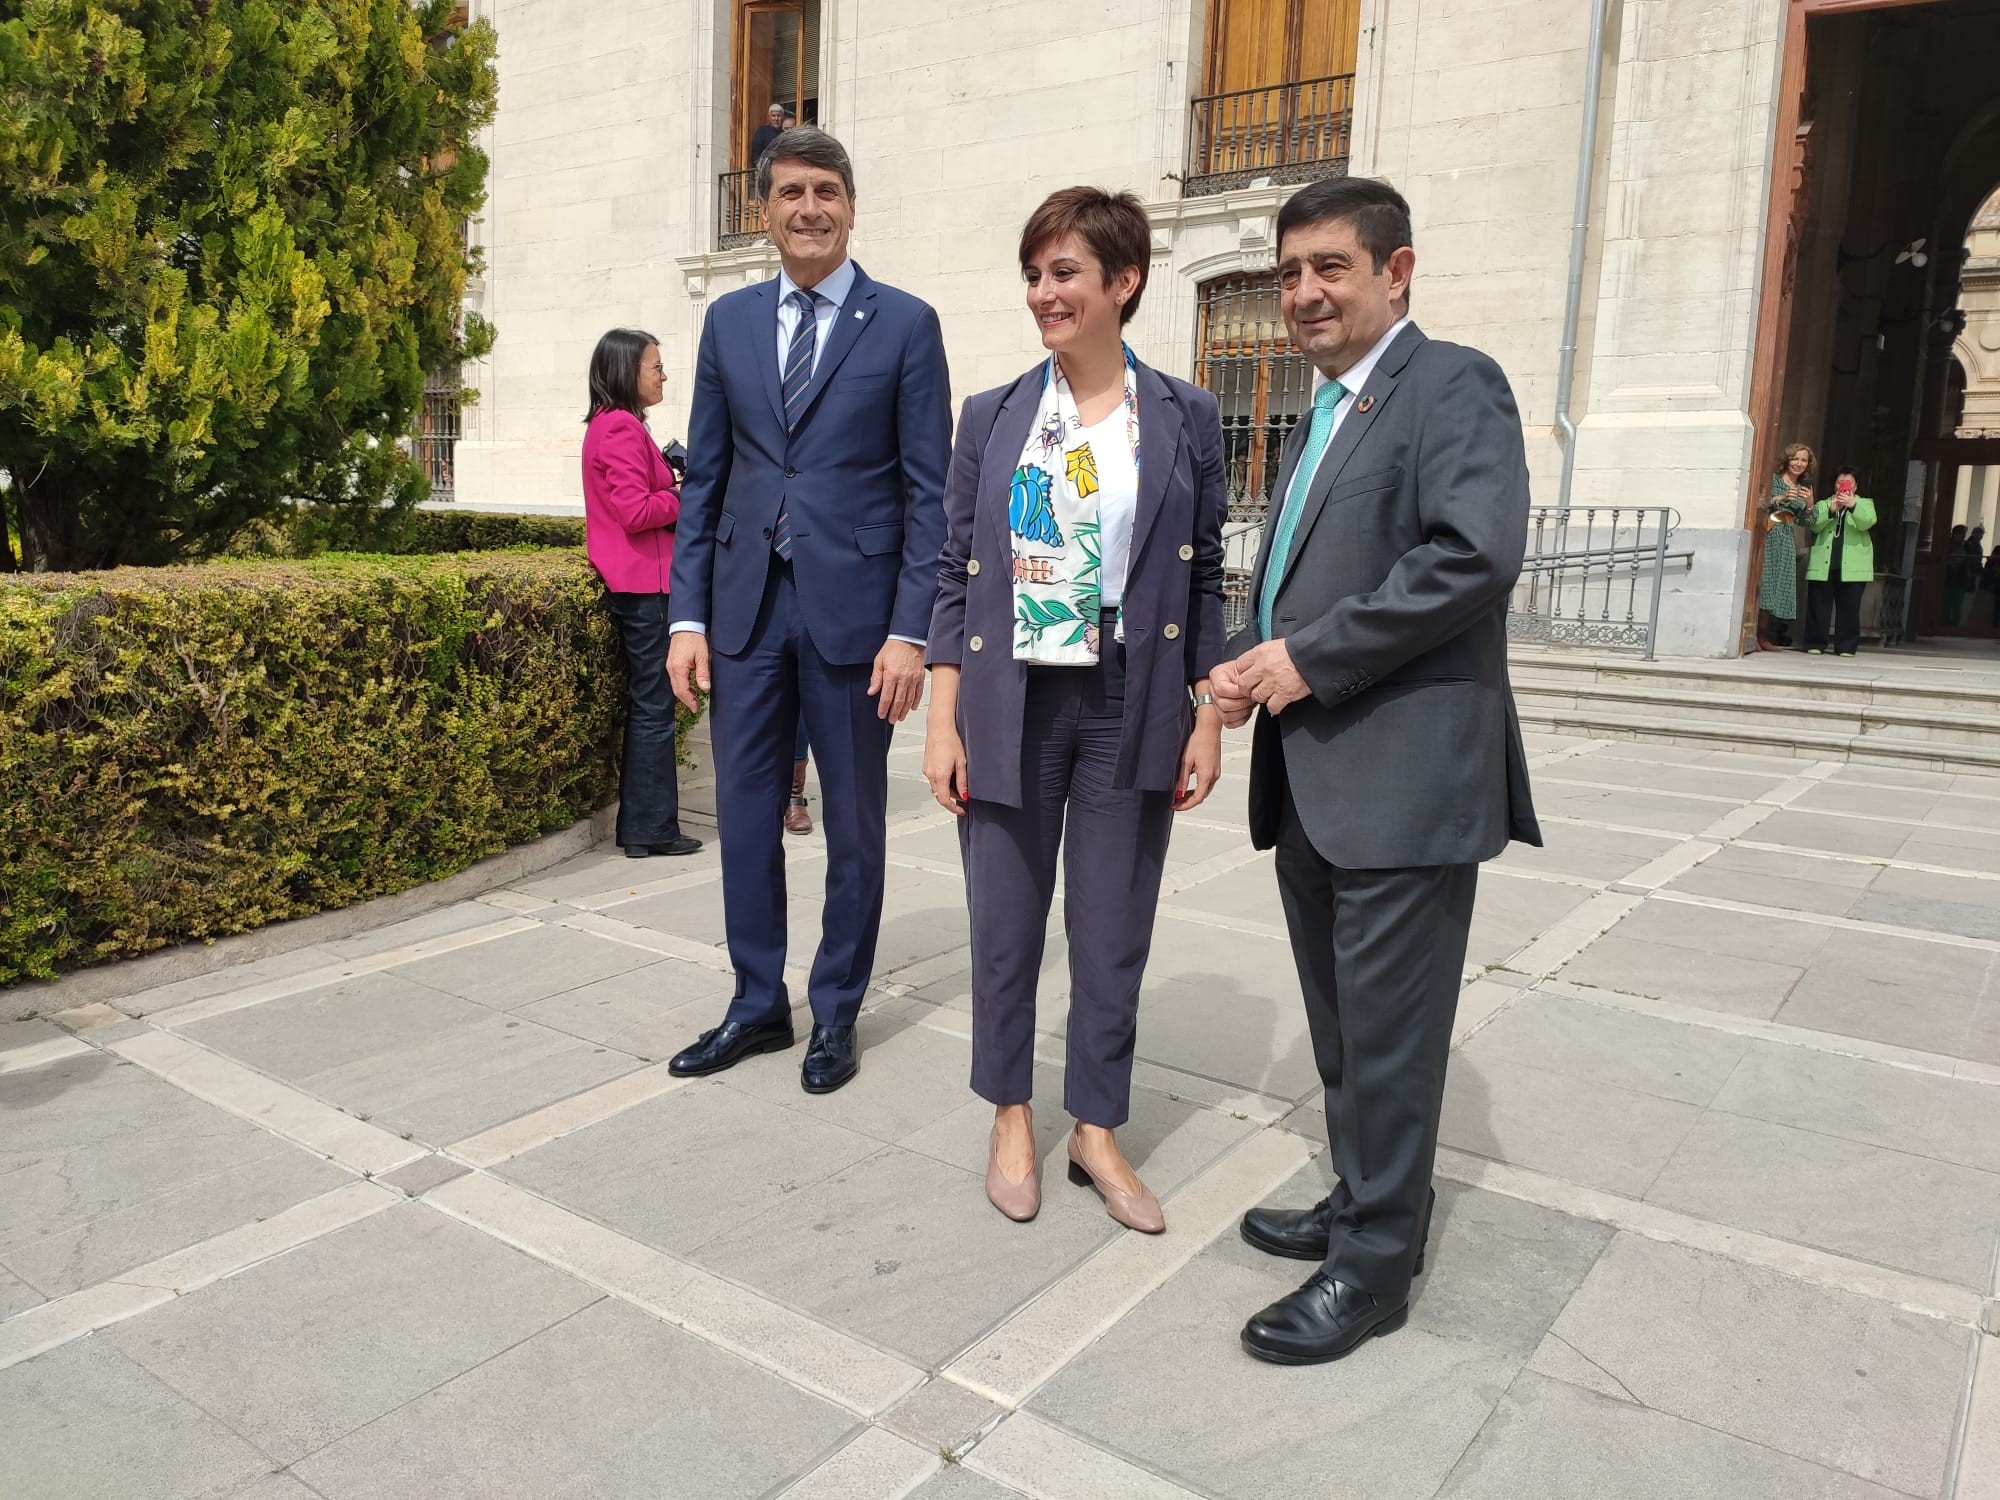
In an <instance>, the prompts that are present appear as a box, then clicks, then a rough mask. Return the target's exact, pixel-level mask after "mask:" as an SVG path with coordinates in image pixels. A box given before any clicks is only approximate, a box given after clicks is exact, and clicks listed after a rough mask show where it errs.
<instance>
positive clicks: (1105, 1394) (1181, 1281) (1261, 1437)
mask: <svg viewBox="0 0 2000 1500" xmlns="http://www.w3.org/2000/svg"><path fill="white" fill-rule="evenodd" d="M1495 1248H1498V1247H1495ZM1462 1268H1463V1267H1462ZM1310 1269H1311V1268H1310V1267H1309V1266H1302V1265H1300V1264H1299V1263H1298V1262H1296V1261H1283V1260H1278V1259H1276V1258H1274V1257H1271V1256H1266V1255H1261V1254H1259V1253H1258V1252H1257V1251H1255V1250H1253V1249H1251V1248H1250V1247H1249V1246H1248V1245H1246V1244H1244V1243H1243V1242H1242V1241H1241V1240H1240V1239H1237V1238H1236V1237H1235V1236H1233V1235H1230V1236H1225V1237H1224V1238H1222V1239H1220V1240H1217V1241H1216V1242H1215V1244H1213V1245H1212V1246H1210V1247H1209V1248H1208V1249H1206V1250H1204V1251H1203V1252H1202V1253H1201V1254H1200V1255H1198V1256H1196V1257H1195V1258H1194V1260H1193V1261H1191V1262H1190V1263H1189V1264H1188V1265H1187V1267H1186V1268H1185V1269H1183V1270H1182V1271H1181V1272H1180V1273H1179V1274H1177V1275H1176V1276H1174V1277H1173V1278H1172V1279H1171V1280H1169V1281H1168V1282H1167V1283H1166V1284H1165V1285H1164V1286H1162V1287H1161V1288H1160V1289H1159V1290H1158V1291H1156V1292H1154V1293H1153V1294H1152V1295H1151V1296H1150V1297H1148V1298H1146V1299H1145V1300H1144V1301H1143V1302H1141V1303H1140V1304H1139V1306H1138V1307H1137V1308H1135V1309H1134V1310H1133V1311H1132V1312H1131V1313H1129V1314H1127V1315H1126V1316H1125V1317H1124V1318H1123V1319H1121V1320H1120V1321H1119V1323H1118V1324H1117V1325H1116V1326H1115V1327H1114V1328H1112V1329H1110V1330H1109V1331H1108V1332H1107V1333H1106V1334H1105V1335H1104V1337H1102V1338H1101V1339H1099V1340H1098V1341H1097V1343H1095V1344H1093V1345H1092V1346H1091V1347H1090V1348H1089V1349H1088V1350H1086V1351H1085V1352H1084V1353H1083V1354H1082V1355H1081V1356H1080V1357H1079V1358H1078V1359H1076V1360H1075V1361H1074V1362H1072V1363H1071V1364H1070V1365H1069V1367H1068V1368H1066V1369H1065V1370H1064V1371H1063V1372H1062V1373H1061V1374H1059V1375H1058V1376H1057V1377H1056V1378H1055V1379H1054V1380H1053V1381H1051V1382H1050V1383H1049V1384H1048V1385H1047V1386H1045V1387H1044V1388H1043V1389H1042V1390H1041V1391H1040V1392H1039V1393H1037V1394H1036V1395H1035V1396H1034V1397H1033V1398H1032V1399H1031V1400H1030V1401H1029V1403H1028V1409H1029V1410H1030V1411H1032V1412H1034V1413H1036V1414H1037V1415H1039V1416H1042V1417H1045V1418H1048V1419H1050V1420H1052V1421H1054V1422H1058V1423H1060V1424H1061V1425H1062V1426H1064V1427H1066V1428H1068V1429H1069V1430H1071V1431H1072V1432H1076V1433H1079V1434H1081V1435H1082V1436H1084V1437H1085V1438H1087V1439H1089V1440H1091V1441H1092V1442H1094V1443H1098V1444H1101V1445H1103V1446H1106V1447H1109V1448H1111V1449H1112V1450H1114V1451H1116V1452H1119V1453H1123V1454H1127V1455H1130V1456H1131V1457H1133V1458H1135V1459H1137V1460H1139V1461H1141V1462H1143V1463H1144V1464H1145V1465H1146V1466H1147V1467H1149V1468H1152V1469H1153V1470H1155V1471H1156V1472H1162V1473H1165V1474H1167V1475H1168V1476H1170V1477H1172V1478H1176V1479H1178V1480H1180V1481H1181V1482H1183V1483H1185V1484H1187V1485H1190V1486H1193V1487H1196V1488H1198V1489H1199V1490H1200V1491H1201V1492H1202V1493H1204V1494H1211V1495H1217V1496H1226V1497H1231V1500H1235V1497H1239V1496H1240V1497H1243V1500H1251V1497H1258V1500H1264V1497H1270V1500H1322V1497H1324V1496H1327V1495H1329V1494H1334V1493H1341V1494H1353V1495H1366V1496H1369V1497H1370V1500H1377V1497H1380V1500H1398V1497H1404V1496H1408V1497H1423V1500H1428V1497H1429V1496H1431V1495H1433V1494H1434V1493H1436V1490H1437V1487H1438V1485H1439V1484H1440V1483H1441V1482H1442V1481H1443V1479H1444V1477H1445V1475H1446V1474H1447V1473H1448V1472H1449V1471H1450V1469H1451V1466H1452V1465H1453V1463H1455V1462H1456V1461H1457V1459H1458V1456H1459V1454H1460V1453H1462V1452H1463V1451H1464V1450H1465V1446H1466V1444H1467V1443H1469V1442H1470V1441H1471V1440H1472V1437H1473V1435H1474V1434H1475V1433H1477V1432H1478V1430H1479V1429H1480V1427H1481V1426H1483V1425H1484V1423H1485V1421H1486V1419H1487V1416H1488V1414H1489V1413H1490V1412H1491V1411H1492V1408H1493V1404H1494V1403H1495V1402H1496V1401H1498V1400H1499V1398H1500V1395H1501V1393H1502V1392H1503V1391H1504V1390H1505V1389H1506V1386H1507V1383H1508V1381H1509V1380H1511V1379H1512V1377H1513V1375H1514V1373H1515V1370H1516V1368H1517V1366H1518V1364H1519V1361H1520V1360H1521V1359H1524V1358H1525V1357H1526V1355H1525V1354H1524V1353H1523V1354H1518V1355H1517V1354H1513V1353H1510V1352H1508V1351H1505V1350H1502V1349H1497V1348H1494V1347H1493V1346H1491V1345H1488V1344H1486V1343H1485V1342H1483V1341H1482V1340H1480V1339H1478V1338H1475V1337H1469V1336H1463V1335H1462V1334H1458V1333H1454V1334H1453V1335H1451V1336H1442V1335H1440V1334H1438V1333H1436V1332H1435V1331H1433V1330H1432V1329H1430V1328H1427V1327H1424V1326H1421V1325H1420V1324H1418V1323H1417V1322H1415V1321H1414V1314H1413V1322H1412V1325H1411V1326H1410V1327H1408V1328H1406V1329H1404V1330H1403V1331H1402V1332H1400V1333H1398V1334H1396V1335H1394V1336H1393V1337H1391V1338H1385V1339H1381V1340H1377V1341H1373V1342H1371V1343H1370V1344H1369V1345H1368V1346H1367V1347H1366V1348H1365V1349H1362V1350H1359V1351H1357V1352H1356V1353H1355V1354H1353V1355H1350V1356H1349V1357H1348V1358H1346V1359H1344V1360H1341V1361H1339V1362H1337V1363H1335V1364H1329V1365H1315V1366H1309V1367H1301V1368H1288V1367H1281V1366H1276V1365H1268V1364H1264V1363H1262V1362H1260V1361H1256V1360H1252V1359H1251V1358H1250V1357H1249V1356H1247V1355H1246V1354H1244V1352H1243V1350H1242V1348H1241V1345H1240V1343H1239V1335H1240V1333H1241V1330H1242V1326H1243V1323H1244V1320H1245V1319H1247V1318H1248V1317H1249V1316H1250V1315H1251V1314H1253V1313H1255V1312H1256V1311H1257V1310H1258V1309H1260V1308H1262V1307H1264V1306H1266V1305H1268V1304H1269V1303H1270V1302H1272V1301H1274V1300H1275V1299H1276V1298H1278V1297H1281V1296H1283V1295H1284V1294H1285V1293H1286V1292H1288V1291H1290V1290H1291V1289H1292V1288H1293V1287H1295V1286H1297V1285H1298V1283H1299V1282H1300V1281H1302V1280H1303V1279H1304V1277H1305V1274H1306V1273H1307V1272H1308V1271H1309V1270H1310ZM1581 1273H1582V1268H1581V1267H1579V1268H1578V1275H1579V1276H1580V1275H1581ZM1431 1274H1432V1276H1433V1277H1435V1278H1437V1279H1439V1280H1443V1279H1444V1278H1446V1277H1448V1276H1450V1275H1452V1274H1453V1273H1452V1272H1451V1271H1450V1270H1448V1269H1447V1267H1446V1264H1445V1262H1443V1261H1442V1260H1441V1261H1440V1263H1439V1265H1438V1268H1437V1270H1436V1271H1434V1272H1432V1273H1431ZM1565 1290H1566V1289H1565ZM1425 1295H1428V1292H1426V1294H1425ZM1561 1300H1562V1298H1561V1296H1560V1295H1558V1296H1557V1297H1556V1298H1555V1299H1554V1300H1553V1301H1552V1302H1551V1303H1550V1305H1549V1306H1548V1308H1547V1309H1546V1314H1545V1316H1546V1317H1553V1316H1554V1315H1555V1310H1556V1308H1557V1307H1559V1306H1560V1304H1561ZM1193 1413H1199V1414H1200V1417H1199V1420H1191V1414H1193ZM975 1451H976V1450H975Z"/></svg>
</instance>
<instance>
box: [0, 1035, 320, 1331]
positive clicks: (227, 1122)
mask: <svg viewBox="0 0 2000 1500" xmlns="http://www.w3.org/2000/svg"><path fill="white" fill-rule="evenodd" d="M5 1098H6V1105H5V1114H6V1120H7V1123H6V1127H5V1129H4V1131H0V1263H4V1264H5V1266H6V1268H7V1269H8V1270H9V1271H10V1272H12V1273H13V1275H14V1276H15V1277H17V1278H19V1279H20V1280H21V1281H23V1282H25V1283H27V1284H28V1285H29V1286H31V1287H32V1288H33V1289H34V1291H35V1292H36V1293H39V1295H40V1296H42V1297H58V1296H61V1295H63V1294H65V1293H67V1292H73V1291H77V1290H80V1289H81V1288H84V1287H87V1286H90V1285H93V1284H94V1283H96V1282H99V1281H102V1280H105V1279H106V1278H107V1277H111V1276H115V1275H116V1274H117V1273H119V1272H120V1271H124V1270H127V1269H129V1268H130V1267H132V1266H136V1265H142V1264H144V1263H145V1262H147V1261H151V1260H155V1259H157V1258H159V1257H160V1256H162V1255H167V1254H170V1253H171V1252H173V1251H175V1250H180V1249H183V1248H185V1247H186V1246H188V1245H192V1244H194V1243H196V1242H197V1241H199V1240H204V1239H207V1238H209V1237H210V1236H211V1235H216V1234H220V1233H222V1232H223V1231H225V1230H228V1229H233V1228H235V1227H236V1226H237V1225H239V1224H242V1223H244V1222H246V1221H248V1220H251V1219H257V1218H264V1217H268V1216H269V1215H271V1214H274V1213H278V1212H280V1211H281V1210H283V1209H286V1208H289V1207H291V1206H292V1205H293V1204H295V1203H301V1202H303V1201H304V1200H306V1199H307V1198H310V1197H313V1196H315V1195H316V1194H319V1193H323V1192H328V1191H330V1190H332V1189H334V1188H337V1187H340V1186H342V1185H343V1184H344V1183H346V1182H348V1181H349V1180H350V1179H349V1177H348V1175H347V1174H346V1173H345V1172H343V1171H341V1170H340V1169H339V1168H338V1167H336V1166H334V1165H333V1164H332V1163H331V1162H328V1161H326V1160H324V1159H323V1158H321V1157H317V1156H314V1155H312V1154H311V1153H309V1152H306V1151H303V1150H301V1149H300V1148H299V1147H297V1146H294V1145H291V1144H290V1143H289V1142H286V1141H283V1140H280V1139H278V1138H277V1137H276V1136H273V1135H271V1134H269V1133H268V1132H265V1131H262V1130H259V1129H258V1128H257V1127H256V1126H254V1125H252V1124H250V1123H248V1122H247V1121H244V1120H240V1119H238V1118H236V1117H235V1116H234V1115H231V1114H227V1113H225V1112H224V1111H222V1110H220V1109H217V1108H215V1107H214V1106H213V1105H210V1104H205V1103H203V1102H202V1101H200V1100H198V1099H195V1098H193V1097H191V1096H190V1095H188V1094H186V1093H183V1092H182V1091H181V1090H179V1089H177V1088H175V1087H173V1086H172V1085H171V1084H168V1083H165V1082H163V1081H161V1080H160V1079H158V1078H155V1077H154V1076H152V1075H151V1074H149V1073H146V1072H144V1071H142V1070H141V1069H139V1068H135V1067H132V1066H130V1065H128V1064H124V1063H118V1062H115V1061H114V1060H113V1059H111V1058H110V1057H108V1056H106V1055H105V1054H103V1053H101V1052H95V1051H90V1052H85V1053H83V1054H80V1055H77V1056H73V1057H67V1058H63V1059H61V1060H59V1061H57V1062H53V1063H48V1064H44V1065H43V1066H42V1067H39V1068H35V1069H31V1070H29V1071H27V1072H25V1073H16V1074H11V1075H9V1076H8V1078H7V1080H6V1084H5ZM16 1310H18V1309H16Z"/></svg>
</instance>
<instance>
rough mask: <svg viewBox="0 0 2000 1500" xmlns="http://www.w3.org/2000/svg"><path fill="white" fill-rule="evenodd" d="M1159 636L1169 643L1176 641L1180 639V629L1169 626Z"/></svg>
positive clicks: (1175, 626) (1176, 626)
mask: <svg viewBox="0 0 2000 1500" xmlns="http://www.w3.org/2000/svg"><path fill="white" fill-rule="evenodd" d="M1160 634H1161V635H1163V636H1165V637H1166V638H1167V639H1168V640H1170V641H1177V640H1179V639H1180V638H1181V628H1180V626H1178V625H1169V626H1167V628H1166V629H1164V630H1162V631H1161V632H1160Z"/></svg>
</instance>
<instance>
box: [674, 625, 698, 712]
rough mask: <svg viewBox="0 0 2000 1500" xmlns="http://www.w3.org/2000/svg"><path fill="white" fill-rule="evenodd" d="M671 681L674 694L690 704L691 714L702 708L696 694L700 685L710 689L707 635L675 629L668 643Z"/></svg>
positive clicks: (688, 706) (686, 703) (688, 705)
mask: <svg viewBox="0 0 2000 1500" xmlns="http://www.w3.org/2000/svg"><path fill="white" fill-rule="evenodd" d="M690 678H691V679H693V681H692V684H690V681H689V679H690ZM667 681H668V682H669V683H671V684H672V685H673V689H674V696H675V697H676V698H678V699H680V700H681V702H682V703H684V704H685V705H687V708H688V711H689V712H690V713H699V712H700V711H701V704H700V702H698V701H697V700H696V698H695V695H694V693H695V688H697V687H698V688H700V689H701V690H702V692H704V693H706V692H707V691H708V637H707V636H705V635H703V634H702V633H701V632H700V631H699V630H681V631H676V632H675V634H674V638H673V639H672V640H671V641H669V642H668V643H667Z"/></svg>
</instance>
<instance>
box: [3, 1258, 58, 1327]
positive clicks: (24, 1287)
mask: <svg viewBox="0 0 2000 1500" xmlns="http://www.w3.org/2000/svg"><path fill="white" fill-rule="evenodd" d="M47 1300H48V1299H47V1298H45V1297H43V1296H42V1294H41V1293H40V1292H38V1291H36V1290H35V1289H34V1288H33V1287H31V1286H29V1285H28V1283H27V1282H25V1281H23V1280H22V1279H21V1278H20V1277H18V1276H16V1275H15V1274H14V1273H13V1272H12V1271H10V1270H8V1269H7V1267H6V1266H5V1265H4V1264H0V1321H4V1320H5V1319H7V1318H11V1317H13V1316H14V1314H15V1313H17V1312H26V1311H27V1310H28V1309H29V1308H31V1307H39V1306H41V1305H42V1303H43V1302H45V1301H47Z"/></svg>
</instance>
